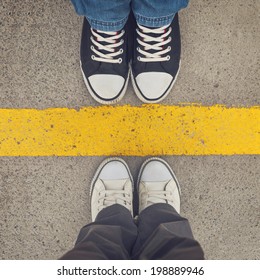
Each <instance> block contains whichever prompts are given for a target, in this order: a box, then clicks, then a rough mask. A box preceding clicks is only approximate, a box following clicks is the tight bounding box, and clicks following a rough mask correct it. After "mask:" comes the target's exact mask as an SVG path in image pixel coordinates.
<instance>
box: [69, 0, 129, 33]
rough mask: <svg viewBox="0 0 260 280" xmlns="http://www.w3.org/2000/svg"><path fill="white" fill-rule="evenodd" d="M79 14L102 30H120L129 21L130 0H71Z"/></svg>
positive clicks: (93, 26) (95, 27)
mask: <svg viewBox="0 0 260 280" xmlns="http://www.w3.org/2000/svg"><path fill="white" fill-rule="evenodd" d="M71 2H72V3H73V5H74V7H75V10H76V12H77V14H78V15H81V16H85V17H86V18H87V19H88V21H89V23H90V25H91V27H92V28H94V29H97V30H101V31H119V30H120V29H122V28H123V27H124V25H125V23H126V21H127V18H128V15H129V12H130V0H108V1H102V0H71Z"/></svg>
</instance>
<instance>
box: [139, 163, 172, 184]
mask: <svg viewBox="0 0 260 280" xmlns="http://www.w3.org/2000/svg"><path fill="white" fill-rule="evenodd" d="M172 178H173V176H172V174H171V172H170V171H169V169H168V168H167V166H166V165H164V164H163V163H162V162H160V161H156V160H153V161H150V162H148V163H147V164H146V166H145V167H144V169H143V173H142V176H141V181H144V182H162V181H168V180H171V179H172Z"/></svg>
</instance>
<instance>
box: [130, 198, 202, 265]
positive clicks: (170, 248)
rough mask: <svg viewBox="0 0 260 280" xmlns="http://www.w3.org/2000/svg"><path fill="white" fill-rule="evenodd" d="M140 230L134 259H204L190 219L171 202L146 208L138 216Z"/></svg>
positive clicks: (133, 253)
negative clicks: (170, 203) (179, 212)
mask: <svg viewBox="0 0 260 280" xmlns="http://www.w3.org/2000/svg"><path fill="white" fill-rule="evenodd" d="M138 232H139V233H138V237H137V240H136V243H135V245H134V248H133V251H132V258H134V259H148V260H152V259H168V260H174V259H176V260H185V259H189V260H194V259H204V253H203V250H202V248H201V247H200V245H199V243H198V242H197V241H195V240H194V238H193V235H192V232H191V228H190V225H189V222H188V220H187V219H185V218H182V217H181V216H180V215H179V214H178V213H177V212H176V211H175V209H174V208H173V207H172V206H170V205H168V204H161V203H160V204H154V205H152V206H149V207H147V208H146V209H144V210H143V211H142V212H141V214H140V215H139V218H138Z"/></svg>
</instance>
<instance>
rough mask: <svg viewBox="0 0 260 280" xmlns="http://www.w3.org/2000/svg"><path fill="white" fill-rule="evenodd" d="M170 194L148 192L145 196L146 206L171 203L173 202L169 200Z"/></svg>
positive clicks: (166, 192)
mask: <svg viewBox="0 0 260 280" xmlns="http://www.w3.org/2000/svg"><path fill="white" fill-rule="evenodd" d="M171 196H172V193H171V192H170V191H149V192H148V194H147V204H148V205H149V204H154V203H165V202H167V203H169V202H170V203H172V202H173V200H172V199H171V198H170V197H171Z"/></svg>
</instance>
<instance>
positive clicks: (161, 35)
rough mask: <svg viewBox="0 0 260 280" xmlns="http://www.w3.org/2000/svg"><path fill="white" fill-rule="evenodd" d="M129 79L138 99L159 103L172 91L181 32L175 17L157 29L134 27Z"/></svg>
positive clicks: (176, 71)
mask: <svg viewBox="0 0 260 280" xmlns="http://www.w3.org/2000/svg"><path fill="white" fill-rule="evenodd" d="M133 51H134V53H133V62H132V72H131V79H132V83H133V87H134V90H135V93H136V95H137V96H138V98H139V99H140V100H141V101H143V102H145V103H158V102H160V101H162V100H163V99H164V98H165V97H166V96H167V95H168V94H169V92H170V91H171V89H172V87H173V84H174V83H175V81H176V78H177V75H178V72H179V68H180V52H181V41H180V29H179V21H178V14H176V15H175V17H174V19H173V21H172V23H171V24H170V25H167V26H163V27H160V28H149V27H145V26H141V25H138V24H137V28H136V38H135V39H134V48H133Z"/></svg>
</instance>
